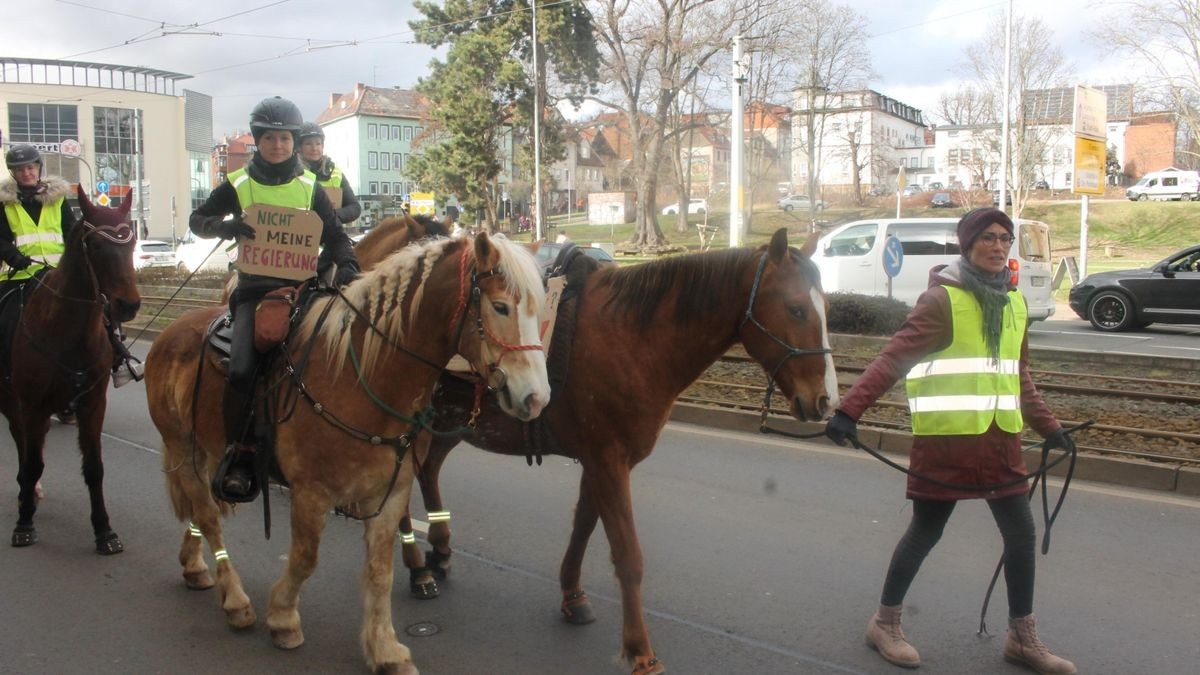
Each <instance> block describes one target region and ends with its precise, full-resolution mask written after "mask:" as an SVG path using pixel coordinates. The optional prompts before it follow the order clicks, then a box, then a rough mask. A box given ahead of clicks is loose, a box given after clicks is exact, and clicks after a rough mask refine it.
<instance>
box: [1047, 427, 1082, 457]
mask: <svg viewBox="0 0 1200 675" xmlns="http://www.w3.org/2000/svg"><path fill="white" fill-rule="evenodd" d="M1042 447H1043V448H1044V449H1046V450H1053V449H1055V448H1062V449H1063V450H1066V451H1067V452H1071V451H1073V450H1074V449H1075V441H1073V440H1071V437H1070V436H1068V435H1067V432H1066V430H1064V429H1063V428H1062V427H1059V428H1058V429H1057V430H1056V431H1054V432H1053V433H1051V434H1050V435H1049V436H1047V437H1046V440H1044V441H1042Z"/></svg>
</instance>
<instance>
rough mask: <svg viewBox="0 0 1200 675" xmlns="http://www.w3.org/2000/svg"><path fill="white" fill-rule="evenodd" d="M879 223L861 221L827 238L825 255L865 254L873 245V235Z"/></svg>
mask: <svg viewBox="0 0 1200 675" xmlns="http://www.w3.org/2000/svg"><path fill="white" fill-rule="evenodd" d="M878 230H879V225H877V224H875V223H863V224H862V225H855V226H854V227H851V228H849V229H848V230H845V231H843V232H842V233H841V234H838V235H836V236H834V237H833V238H832V239H830V240H829V246H827V247H826V248H825V255H827V256H831V257H847V256H861V255H866V254H867V253H869V252H870V251H871V249H872V248H874V247H875V236H876V234H877V232H878Z"/></svg>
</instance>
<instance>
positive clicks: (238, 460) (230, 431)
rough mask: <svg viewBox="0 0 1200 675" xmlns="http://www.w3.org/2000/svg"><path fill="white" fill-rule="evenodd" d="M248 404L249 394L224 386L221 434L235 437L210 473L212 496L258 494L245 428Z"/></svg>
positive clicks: (247, 498) (237, 498)
mask: <svg viewBox="0 0 1200 675" xmlns="http://www.w3.org/2000/svg"><path fill="white" fill-rule="evenodd" d="M252 405H253V396H246V395H245V394H243V393H242V392H241V391H239V390H237V389H236V388H234V387H226V389H225V398H224V401H222V408H223V409H224V410H223V412H224V416H225V429H226V432H225V435H226V438H230V439H236V440H230V441H229V443H228V445H226V446H225V456H224V457H223V458H222V459H221V464H220V465H219V466H218V467H217V472H216V473H215V474H214V475H213V481H212V491H213V496H214V497H216V498H217V499H220V500H222V501H227V502H252V501H254V500H255V499H256V498H258V493H259V490H260V487H261V486H259V484H258V476H257V474H256V471H255V468H254V443H253V440H250V439H252V431H251V430H250V428H249V427H250V419H251V411H252Z"/></svg>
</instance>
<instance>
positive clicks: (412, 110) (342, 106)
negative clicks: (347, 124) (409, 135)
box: [317, 82, 430, 124]
mask: <svg viewBox="0 0 1200 675" xmlns="http://www.w3.org/2000/svg"><path fill="white" fill-rule="evenodd" d="M330 99H331V102H330V106H329V107H328V108H326V109H325V110H323V111H322V112H321V114H320V115H317V124H327V123H329V122H333V121H335V120H339V119H342V118H344V117H351V116H354V115H370V116H373V117H396V118H405V119H418V120H419V119H423V118H424V117H425V116H426V113H427V112H428V111H429V106H430V103H429V99H427V98H425V96H423V95H422V94H420V93H419V92H416V91H413V90H411V89H400V88H399V87H368V86H367V85H365V84H363V83H362V82H357V83H355V85H354V89H353V90H351V92H350V93H348V94H334V95H333V96H331V97H330Z"/></svg>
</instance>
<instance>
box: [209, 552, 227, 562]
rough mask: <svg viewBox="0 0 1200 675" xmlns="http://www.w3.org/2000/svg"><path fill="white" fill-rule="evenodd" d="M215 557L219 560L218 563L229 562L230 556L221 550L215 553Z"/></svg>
mask: <svg viewBox="0 0 1200 675" xmlns="http://www.w3.org/2000/svg"><path fill="white" fill-rule="evenodd" d="M213 557H215V558H216V559H217V562H222V561H224V560H229V554H228V553H226V552H225V549H219V550H216V551H213Z"/></svg>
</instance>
